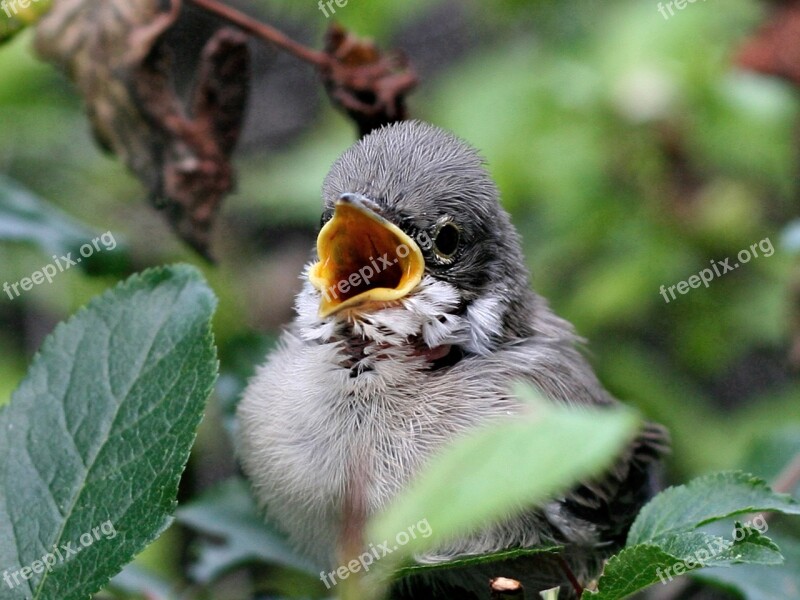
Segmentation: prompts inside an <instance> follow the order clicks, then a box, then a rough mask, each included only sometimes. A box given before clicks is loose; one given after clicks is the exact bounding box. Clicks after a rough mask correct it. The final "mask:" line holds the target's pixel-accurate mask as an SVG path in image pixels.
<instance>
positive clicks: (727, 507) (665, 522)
mask: <svg viewBox="0 0 800 600" xmlns="http://www.w3.org/2000/svg"><path fill="white" fill-rule="evenodd" d="M771 510H772V511H778V512H782V513H786V514H793V515H797V514H800V504H798V503H797V502H795V501H794V500H792V498H791V496H789V495H787V494H776V493H775V492H773V491H772V490H771V489H770V488H769V486H768V485H767V484H766V482H765V481H764V480H763V479H759V478H758V477H754V476H752V475H749V474H747V473H742V472H732V471H729V472H722V473H713V474H711V475H706V476H703V477H698V478H697V479H694V480H692V481H691V482H689V483H688V484H686V485H680V486H676V487H671V488H669V489H667V490H665V491H663V492H662V493H660V494H659V495H658V496H656V497H655V498H654V499H653V500H652V501H651V502H649V503H648V504H647V506H645V507H644V508H643V509H642V510H641V512H640V513H639V515H638V516H637V517H636V520H635V521H634V523H633V525H632V526H631V530H630V532H629V533H628V542H627V544H626V545H627V546H634V545H636V544H641V543H645V542H649V541H651V540H654V539H657V538H659V537H663V536H666V535H668V534H671V533H675V532H680V531H688V530H691V529H695V528H697V527H699V526H700V525H703V524H705V523H710V522H712V521H718V520H720V519H724V518H726V517H732V516H735V515H740V514H744V513H750V512H762V511H771Z"/></svg>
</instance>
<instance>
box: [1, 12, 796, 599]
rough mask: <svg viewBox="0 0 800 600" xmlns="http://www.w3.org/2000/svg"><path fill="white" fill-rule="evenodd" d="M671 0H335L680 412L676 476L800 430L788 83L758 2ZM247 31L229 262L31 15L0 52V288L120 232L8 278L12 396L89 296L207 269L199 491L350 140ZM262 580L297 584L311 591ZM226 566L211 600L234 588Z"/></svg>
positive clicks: (170, 536)
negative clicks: (465, 146) (766, 61)
mask: <svg viewBox="0 0 800 600" xmlns="http://www.w3.org/2000/svg"><path fill="white" fill-rule="evenodd" d="M233 4H235V5H237V6H238V7H240V8H241V9H243V10H245V11H246V12H248V13H249V14H252V15H254V16H257V17H259V18H260V19H262V20H264V21H266V22H268V23H271V24H273V25H276V26H278V27H279V28H281V29H282V30H284V31H286V32H287V33H289V34H290V35H291V36H293V37H294V38H296V39H298V40H301V41H303V42H304V43H307V44H308V45H310V46H313V47H320V46H321V44H322V37H323V33H324V30H325V28H326V27H327V25H328V24H329V23H330V21H329V20H328V19H326V18H325V16H324V15H323V13H322V12H321V11H320V10H319V9H318V7H317V4H316V3H315V2H313V1H312V0H303V1H301V2H298V1H297V0H292V1H290V0H282V1H277V0H260V1H256V0H249V1H244V0H243V1H241V2H236V3H233ZM657 5H658V2H654V1H650V0H646V1H643V0H618V1H609V0H605V1H604V2H602V3H599V2H592V1H591V0H584V1H564V0H560V1H558V2H557V1H556V0H551V1H542V2H524V1H522V0H504V1H498V2H494V3H492V4H491V5H489V4H488V3H483V2H478V1H477V0H474V1H464V2H461V1H457V0H451V1H444V2H442V1H436V2H422V1H421V0H414V1H411V2H409V1H406V2H400V1H397V0H394V1H389V0H369V1H367V0H349V2H348V4H347V5H346V6H344V7H341V8H340V7H336V5H335V4H334V7H335V8H336V14H335V19H336V20H337V21H339V22H340V23H342V24H343V25H344V26H345V27H347V28H350V29H352V30H353V31H354V32H355V33H357V34H359V35H363V36H371V37H374V38H375V39H376V41H377V42H378V43H379V44H380V46H381V47H383V48H400V49H403V50H404V51H405V52H406V54H407V55H408V57H409V59H410V61H411V63H412V64H413V65H414V66H415V68H416V69H417V71H418V72H419V74H420V78H421V81H420V85H419V88H418V90H417V91H416V92H415V93H414V94H413V96H412V97H411V98H410V101H409V106H410V114H411V115H412V116H413V117H415V118H419V119H424V120H427V121H430V122H432V123H434V124H437V125H440V126H443V127H445V128H448V129H450V130H452V131H454V132H455V133H457V134H458V135H460V136H461V137H463V138H465V139H466V140H468V141H469V142H471V143H472V144H474V145H475V146H477V147H478V148H479V149H480V150H481V151H482V153H483V155H484V156H485V157H486V160H487V161H488V166H489V170H490V171H491V173H492V175H493V176H494V177H495V178H496V180H497V183H498V185H499V187H500V190H501V192H502V196H503V203H504V205H505V207H506V208H507V209H508V210H509V211H510V212H511V214H512V217H513V221H514V223H515V224H516V226H517V227H518V228H519V230H520V232H521V234H522V237H523V239H524V249H525V254H526V257H527V260H528V263H529V265H530V268H531V271H532V273H533V285H534V287H535V288H536V290H537V291H538V292H540V293H541V294H542V295H544V296H546V297H547V298H548V299H549V300H550V302H551V304H552V306H553V307H554V308H555V310H556V311H557V312H558V313H559V314H561V315H562V316H564V317H566V318H568V319H569V320H571V321H572V322H573V323H574V324H575V325H576V327H577V329H578V331H579V332H580V333H581V335H583V336H584V337H585V338H587V340H588V351H589V354H590V357H591V362H592V363H593V364H594V366H595V367H596V369H597V371H598V374H599V376H600V378H601V379H602V380H603V382H604V383H605V384H606V385H607V387H608V388H609V389H610V390H611V391H612V392H613V393H614V394H616V395H617V396H618V397H620V398H622V399H624V400H625V401H627V402H629V403H631V404H633V405H635V406H638V407H639V408H640V409H641V410H642V411H643V412H644V413H645V414H646V415H647V416H648V417H649V418H652V419H654V420H657V421H660V422H662V423H664V424H666V425H667V426H668V427H669V428H670V429H671V431H672V435H673V441H674V453H673V455H672V457H671V459H670V461H669V463H668V474H667V477H668V479H669V480H670V481H685V480H687V479H688V478H690V477H692V476H694V475H697V474H699V473H704V472H707V471H710V470H716V469H724V468H735V467H737V466H740V465H742V464H743V462H744V461H745V456H746V455H747V454H748V452H750V450H751V448H752V447H753V445H754V444H757V443H759V442H758V440H760V439H764V438H765V437H769V436H770V435H772V434H776V433H777V435H779V436H784V437H785V438H787V439H790V440H794V441H796V440H798V439H800V434H798V432H800V372H799V369H800V272H798V268H797V267H798V264H800V221H798V220H797V219H798V203H797V197H798V189H797V173H798V166H800V160H798V140H799V139H800V138H798V108H799V107H800V104H798V98H797V93H796V90H795V89H794V87H793V86H792V85H791V84H789V83H787V82H783V81H780V80H777V79H774V78H770V77H766V76H761V75H757V74H754V73H750V72H746V71H743V70H740V69H738V68H736V67H735V66H734V57H735V56H736V53H737V51H738V49H739V48H740V47H741V45H742V43H743V41H744V40H745V39H746V38H747V36H749V35H750V34H752V32H753V31H754V30H755V28H756V27H757V26H758V25H759V24H760V23H761V22H763V20H764V18H765V14H766V9H767V6H765V5H764V4H762V3H760V2H757V1H756V0H725V2H724V4H723V2H721V1H713V2H703V3H700V2H698V3H695V4H690V5H688V6H687V7H686V8H685V9H684V10H681V11H678V12H677V13H676V14H675V15H674V16H672V17H671V18H669V19H665V18H664V17H663V16H662V14H661V13H660V12H659V11H658V8H657ZM188 12H189V14H188V19H187V21H186V23H184V24H183V27H184V31H183V35H178V34H176V35H175V49H176V56H177V60H178V65H179V68H181V69H182V71H181V72H182V73H185V74H186V75H187V77H188V75H189V74H190V73H191V65H192V61H193V57H195V56H196V55H197V53H198V52H199V48H200V45H201V44H202V41H203V36H204V33H203V32H208V31H211V30H212V29H213V27H215V26H216V25H215V22H214V21H213V20H211V19H209V18H208V17H206V16H205V15H204V14H203V13H202V12H200V11H197V10H195V9H191V10H189V11H188ZM187 32H191V33H192V35H186V33H187ZM251 46H252V50H253V52H254V55H255V61H254V73H253V77H254V79H253V88H252V93H251V98H250V108H249V113H248V119H247V122H246V125H245V130H244V134H243V139H242V141H241V143H240V146H239V150H238V151H237V153H236V155H235V165H236V167H237V168H238V173H239V175H238V181H239V187H238V191H237V192H236V193H235V194H233V195H232V196H230V197H229V198H228V199H227V200H226V202H225V204H224V206H223V208H222V211H221V214H220V216H219V220H218V223H217V226H216V230H215V234H214V241H213V247H212V250H213V252H214V254H215V255H216V257H217V259H218V262H217V264H216V265H213V266H212V265H209V264H207V263H205V262H204V261H202V259H200V258H199V257H198V256H196V255H195V254H194V253H192V252H191V251H190V250H188V249H187V248H186V247H185V246H183V245H182V244H181V243H180V242H179V241H178V240H177V239H176V237H175V236H174V235H173V234H172V233H171V231H170V229H169V228H168V226H167V225H166V221H165V219H164V218H163V215H161V214H159V213H158V212H156V211H155V210H154V209H152V208H151V207H150V206H149V205H148V204H147V201H146V197H145V192H144V189H143V188H142V186H141V185H140V184H139V183H138V182H137V181H136V180H135V179H134V178H133V177H132V176H131V175H130V174H129V173H128V172H127V171H126V169H125V167H124V166H123V165H122V164H121V163H120V162H119V161H117V160H116V159H114V158H113V157H108V156H106V155H104V154H103V153H102V152H101V151H100V150H99V149H98V148H97V146H96V145H95V144H94V142H93V140H92V137H91V134H90V130H89V126H88V121H87V119H86V117H85V115H84V113H83V110H82V106H81V101H80V99H79V97H78V96H77V94H76V93H75V90H74V89H73V88H72V86H71V85H70V84H69V82H68V81H66V79H65V78H64V77H63V76H62V75H60V74H59V73H57V72H56V71H55V70H54V69H53V68H51V67H50V66H48V65H46V64H44V63H41V62H39V61H38V60H37V59H36V58H35V57H34V55H33V54H32V51H31V36H30V32H27V33H24V34H22V35H20V36H18V37H17V38H15V39H14V40H13V41H12V42H11V43H8V44H6V45H4V46H0V176H2V177H3V178H2V179H0V207H2V210H0V219H3V220H5V221H6V222H5V223H2V222H0V238H2V239H5V240H7V241H2V242H0V265H2V266H1V267H0V270H1V271H0V272H2V277H0V283H2V282H3V281H7V282H10V283H11V282H16V281H18V280H20V279H21V278H23V277H26V276H29V275H30V274H31V273H32V272H33V271H35V270H38V269H40V268H41V267H42V266H43V265H45V264H46V263H48V262H50V261H51V258H50V257H51V255H52V254H53V253H55V252H56V250H55V249H53V248H60V247H62V246H60V244H64V245H65V247H68V246H69V244H70V240H73V241H74V240H75V239H79V238H80V235H81V233H80V232H82V231H88V232H95V233H94V235H99V234H101V233H103V232H106V231H111V232H112V233H113V235H114V237H115V239H116V240H117V241H118V243H119V246H118V247H117V248H116V249H115V250H113V251H108V253H109V254H114V255H115V256H113V257H111V258H109V257H103V258H100V257H99V256H98V257H95V258H96V260H104V261H107V262H108V263H109V264H110V265H111V266H110V267H109V266H108V264H106V268H102V269H99V268H98V269H95V270H101V271H103V272H104V273H113V274H106V275H103V276H99V277H98V276H94V275H93V274H92V267H91V264H92V263H91V262H90V263H89V266H88V267H87V268H86V269H77V268H74V269H71V270H69V271H67V272H65V273H63V274H60V275H58V276H57V277H56V279H55V280H54V282H53V283H52V284H44V285H39V286H36V287H34V289H32V290H31V291H29V292H25V293H24V294H23V295H21V296H20V297H19V298H15V299H13V300H11V299H9V298H8V296H7V295H6V294H2V295H0V353H2V357H3V360H2V361H0V403H2V402H5V401H6V400H7V398H8V396H9V395H10V393H11V391H12V390H13V389H14V387H15V386H16V384H17V383H18V382H19V380H20V379H21V378H22V376H23V374H24V372H25V369H26V365H27V364H28V363H29V361H30V359H31V356H32V354H33V353H34V352H35V350H36V348H37V347H38V346H39V344H40V343H41V340H42V339H43V337H44V336H45V335H47V334H48V333H49V332H50V331H51V330H52V328H53V327H54V325H55V324H56V323H57V322H58V321H60V320H63V319H65V318H67V317H68V316H69V315H70V314H72V313H73V312H74V311H76V310H77V309H78V308H79V307H80V306H81V305H83V304H84V303H85V302H86V301H87V300H88V299H89V298H90V297H91V296H93V295H95V294H98V293H100V292H102V291H103V290H105V289H106V288H108V287H109V286H111V285H112V284H113V283H114V282H115V281H117V280H118V279H120V278H122V277H123V276H124V275H126V274H127V273H128V272H131V271H133V270H140V269H143V268H146V267H147V266H151V265H158V264H164V263H171V262H175V261H186V262H191V263H193V264H195V265H198V266H199V267H201V268H202V269H203V270H204V272H205V274H206V276H207V278H208V279H209V281H210V282H211V285H212V287H213V288H214V290H215V292H216V293H217V295H218V296H219V297H220V304H219V310H218V313H217V316H216V321H215V324H214V325H215V333H216V337H217V343H218V345H219V348H220V357H221V361H222V362H221V372H222V375H221V378H220V382H219V385H218V391H217V394H216V396H215V397H214V398H212V401H211V403H210V405H209V411H208V415H207V418H206V420H205V422H204V424H203V428H202V431H201V434H200V437H199V440H198V444H197V446H196V447H195V451H194V454H193V459H192V462H191V464H190V467H189V470H188V471H187V475H186V477H185V478H184V482H183V484H182V487H183V491H182V495H183V498H184V499H185V498H189V497H194V496H195V495H196V494H197V493H199V492H201V491H203V490H206V489H208V488H209V487H210V486H212V485H213V484H215V483H217V482H219V481H222V480H224V479H226V478H227V477H228V476H230V475H231V474H234V473H235V472H236V465H235V462H234V460H233V458H232V450H231V448H232V447H231V442H230V438H229V433H230V431H231V428H232V423H231V419H230V415H231V410H232V407H233V404H234V403H235V401H236V396H237V394H238V392H239V390H240V389H241V386H242V385H243V382H244V381H245V379H246V377H247V376H248V375H249V374H250V373H251V372H252V369H253V366H254V363H255V362H257V361H260V360H261V359H262V357H263V355H264V353H265V352H266V351H267V349H268V348H269V347H270V345H271V344H272V343H273V340H274V339H275V336H276V334H277V333H278V332H279V330H280V327H281V325H282V324H283V323H286V322H287V321H288V320H289V319H290V318H291V316H292V299H293V296H294V294H295V293H296V292H297V291H298V290H299V288H300V280H299V279H298V275H299V273H300V271H301V269H302V266H303V264H304V263H305V261H306V260H307V259H308V258H309V251H310V249H311V247H312V244H313V240H314V237H315V230H316V227H317V225H318V222H319V212H320V211H319V206H320V186H321V182H322V179H323V177H324V175H325V173H326V172H327V169H328V167H329V166H330V164H331V162H332V161H333V160H334V159H335V158H336V157H337V156H338V154H339V153H340V152H341V151H343V150H344V149H345V148H346V147H347V146H349V145H350V144H351V143H352V142H353V141H354V139H355V129H354V127H353V125H352V124H351V123H350V122H349V121H348V120H347V119H346V118H345V117H344V116H343V115H342V114H340V113H338V112H336V111H334V110H333V109H332V108H331V107H330V106H329V104H328V101H327V99H326V98H325V96H324V92H323V90H322V88H321V86H320V85H319V84H318V82H317V80H316V76H315V74H314V72H313V71H312V69H311V68H310V67H308V66H307V65H304V64H302V63H299V62H298V61H296V60H295V59H293V58H291V57H287V56H284V55H282V54H280V53H277V52H276V51H275V50H273V49H271V48H266V47H264V46H263V45H261V44H259V43H257V42H253V43H252V45H251ZM184 83H185V82H184ZM23 190H27V191H23ZM23 196H24V198H25V200H24V201H25V202H27V203H29V204H26V206H33V205H34V204H37V203H44V205H43V206H38V207H37V208H36V209H35V211H34V212H37V214H38V211H41V214H45V215H49V216H47V217H46V219H45V220H46V222H44V221H42V222H41V223H40V226H41V227H39V228H38V229H37V228H34V229H35V231H33V232H24V233H20V229H19V223H17V222H15V221H14V219H13V218H12V216H11V215H12V213H13V211H12V210H11V208H10V207H11V206H12V205H14V206H16V205H15V203H19V202H22V200H21V198H23ZM31 203H32V204H31ZM17 210H21V209H17ZM31 210H33V209H31ZM62 213H63V214H62ZM67 215H68V216H67ZM37 218H40V217H37ZM41 218H42V219H44V217H41ZM15 232H16V234H17V235H15ZM61 237H63V238H64V239H61ZM765 238H769V240H770V242H771V243H772V245H773V247H774V248H775V252H774V254H773V255H772V256H769V257H765V256H762V257H759V258H757V259H754V260H752V261H750V262H749V263H748V264H746V265H743V266H742V267H741V268H739V269H737V270H736V271H734V272H731V273H728V274H726V275H724V276H722V277H720V278H717V279H715V280H714V281H713V282H712V283H711V284H710V286H709V287H708V288H707V289H706V288H704V287H701V288H699V289H696V290H691V291H690V293H688V294H686V295H683V296H678V297H677V299H676V300H674V301H671V302H669V303H666V302H665V301H664V298H663V297H662V296H661V295H660V294H659V287H660V286H661V285H665V286H670V285H674V284H676V283H677V282H678V281H681V280H686V279H687V278H688V277H689V276H691V275H693V274H695V273H697V272H698V271H700V270H701V269H704V268H706V266H708V265H709V261H711V260H717V261H722V260H724V259H725V258H727V257H732V258H734V257H735V256H736V254H737V253H738V252H739V251H740V250H741V249H743V248H749V247H750V246H751V244H754V243H758V242H759V241H761V240H763V239H765ZM88 239H90V238H87V239H86V240H84V241H88ZM48 242H49V244H48ZM733 262H735V261H734V260H731V263H733ZM98 264H100V263H98ZM786 458H787V460H788V458H789V456H786ZM771 473H774V471H767V472H765V475H768V474H771ZM187 536H188V534H187V533H186V532H185V531H184V530H182V529H180V528H178V527H174V528H173V529H171V530H170V531H169V532H168V533H167V534H166V535H165V536H164V537H163V538H162V539H161V540H159V542H157V543H156V544H155V545H154V546H153V547H152V548H151V549H150V550H148V551H147V552H146V553H145V556H144V557H143V558H142V560H141V564H145V565H147V566H148V567H149V568H150V569H153V570H154V571H155V572H157V573H159V574H160V575H162V576H163V577H164V578H165V579H167V580H168V581H173V582H174V581H177V580H178V579H179V578H180V577H181V576H182V575H180V573H181V571H182V570H183V569H182V567H181V564H182V563H183V562H184V561H186V560H187V556H186V555H187V554H191V552H192V547H191V544H188V545H187V544H186V543H184V542H186V539H187ZM280 573H283V572H280ZM280 573H278V575H280ZM270 575H271V576H272V578H271V582H272V584H271V585H274V586H275V587H276V588H280V589H282V590H283V591H284V593H289V592H290V591H291V588H292V586H293V585H295V584H294V583H293V581H294V580H292V578H291V577H288V576H286V579H287V581H284V582H283V583H281V584H277V583H275V582H276V581H277V579H280V577H283V575H280V577H277V576H276V574H275V573H270ZM231 577H233V579H234V580H233V581H232V582H228V585H230V586H231V587H230V589H229V590H228V591H226V592H221V591H219V592H218V593H217V596H215V597H219V598H228V597H231V598H236V597H238V596H236V592H235V591H232V590H234V589H239V588H238V587H237V585H238V583H237V581H236V580H235V574H234V575H233V576H231ZM276 577H277V579H276ZM221 585H223V584H221ZM287 590H288V591H287Z"/></svg>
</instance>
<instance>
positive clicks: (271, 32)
mask: <svg viewBox="0 0 800 600" xmlns="http://www.w3.org/2000/svg"><path fill="white" fill-rule="evenodd" d="M188 1H189V2H191V3H192V4H194V5H195V6H199V7H200V8H202V9H204V10H207V11H208V12H210V13H212V14H214V15H216V16H218V17H220V18H221V19H224V20H226V21H228V22H230V23H233V24H234V25H236V26H237V27H239V28H241V29H243V30H244V31H245V32H247V33H249V34H251V35H253V36H255V37H257V38H260V39H262V40H264V41H267V42H270V43H272V44H275V45H276V46H278V47H279V48H283V49H284V50H286V51H287V52H289V53H290V54H293V55H294V56H296V57H297V58H299V59H300V60H304V61H306V62H309V63H311V64H313V65H315V66H317V67H319V68H324V67H327V66H329V65H330V59H329V58H328V55H327V54H325V53H324V52H319V51H318V50H312V49H311V48H307V47H306V46H303V45H302V44H300V43H298V42H295V41H294V40H293V39H291V38H290V37H288V36H287V35H285V34H284V33H283V32H281V31H278V30H277V29H275V28H274V27H272V26H271V25H267V24H266V23H262V22H260V21H257V20H255V19H253V18H252V17H248V16H247V15H246V14H244V13H243V12H240V11H238V10H236V9H235V8H232V7H230V6H228V5H226V4H222V3H221V2H219V1H218V0H188Z"/></svg>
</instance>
